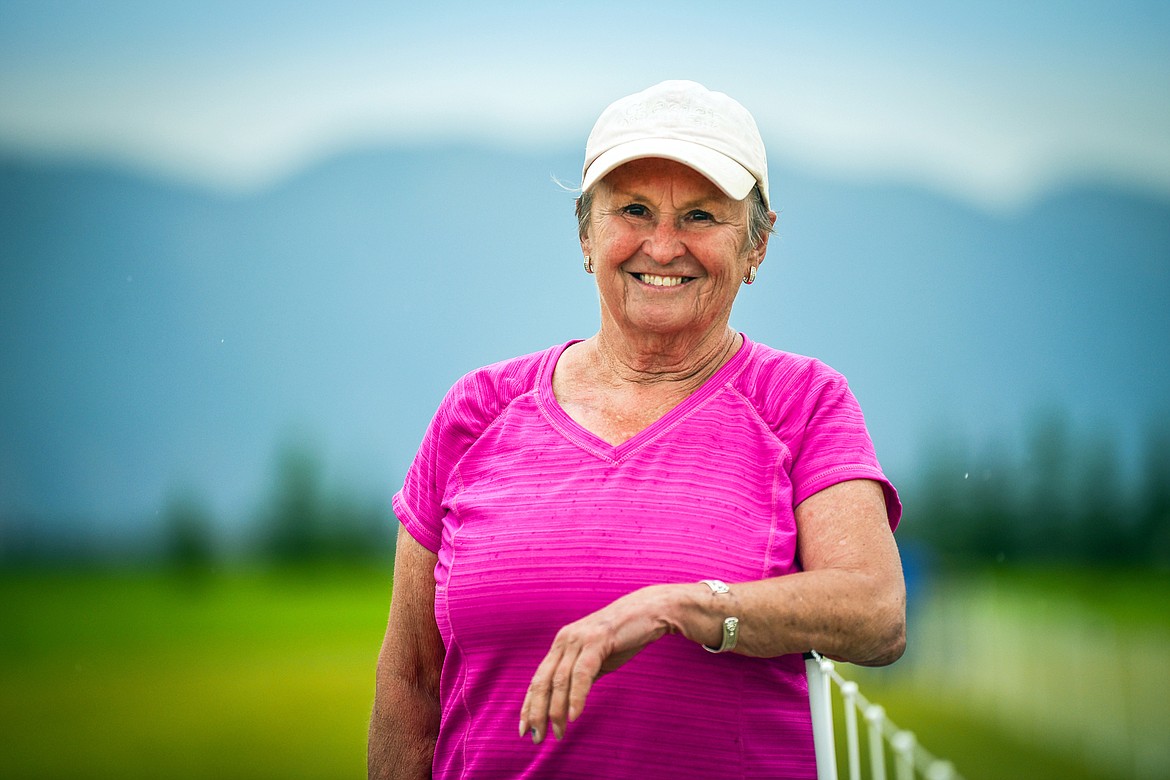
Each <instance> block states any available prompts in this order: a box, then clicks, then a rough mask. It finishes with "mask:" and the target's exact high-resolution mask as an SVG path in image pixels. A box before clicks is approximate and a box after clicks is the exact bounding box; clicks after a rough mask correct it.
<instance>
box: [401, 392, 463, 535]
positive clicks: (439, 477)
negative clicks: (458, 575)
mask: <svg viewBox="0 0 1170 780" xmlns="http://www.w3.org/2000/svg"><path fill="white" fill-rule="evenodd" d="M451 400H452V399H451V394H450V393H449V394H448V396H447V398H445V399H444V400H443V403H442V405H440V406H439V410H438V411H437V412H436V413H435V416H434V417H433V418H432V419H431V424H430V425H429V426H427V431H426V433H425V434H424V435H423V440H422V444H421V445H420V446H419V448H418V452H417V453H416V454H415V456H414V461H413V462H412V463H411V464H410V468H409V469H408V470H407V472H406V479H405V480H404V481H403V484H402V488H401V489H400V490H399V491H398V492H397V493H395V494H394V498H393V499H392V501H391V503H392V506H393V507H394V514H395V515H396V516H397V517H398V520H399V522H401V523H402V525H403V526H404V527H405V528H406V530H407V532H408V533H409V534H410V535H411V536H413V537H414V538H415V541H417V542H418V543H419V544H421V545H422V546H423V547H425V548H427V549H428V550H430V551H431V552H434V553H437V552H438V551H439V545H440V541H441V539H442V530H443V509H442V503H443V493H444V492H445V490H446V479H445V474H446V473H447V470H446V469H444V468H443V467H442V464H441V462H440V461H441V449H442V448H441V447H440V444H441V442H442V441H443V440H444V438H445V430H446V429H447V427H448V426H447V424H446V420H447V417H448V412H447V410H448V406H449V404H450V403H451Z"/></svg>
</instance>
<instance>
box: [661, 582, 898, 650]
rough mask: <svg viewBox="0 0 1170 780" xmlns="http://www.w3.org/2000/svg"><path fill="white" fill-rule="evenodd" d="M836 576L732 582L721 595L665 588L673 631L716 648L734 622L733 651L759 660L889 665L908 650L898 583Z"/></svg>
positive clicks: (698, 587) (691, 587) (697, 587)
mask: <svg viewBox="0 0 1170 780" xmlns="http://www.w3.org/2000/svg"><path fill="white" fill-rule="evenodd" d="M890 580H891V578H888V577H885V578H883V577H881V576H879V575H877V574H873V573H864V572H849V571H837V570H818V571H810V572H800V573H796V574H791V575H788V576H785V577H776V578H772V579H767V580H758V581H755V582H742V583H730V584H731V590H730V592H729V593H726V594H715V593H712V592H711V590H710V589H709V588H708V587H707V586H705V585H702V584H689V583H688V584H685V585H678V586H668V587H670V588H671V590H672V591H673V593H674V597H673V598H672V599H669V600H668V603H671V604H672V608H673V610H674V616H673V618H671V619H670V622H671V623H673V624H675V625H676V630H678V631H679V632H680V633H683V634H684V635H686V636H687V637H688V638H691V639H693V640H694V641H696V642H701V643H703V644H706V645H710V646H713V647H717V646H718V645H719V644H720V642H721V641H722V623H723V619H724V618H726V617H729V616H735V617H737V618H739V636H738V642H737V644H736V648H735V652H737V653H740V654H741V655H750V656H756V657H761V658H771V657H774V656H779V655H785V654H788V653H802V652H807V651H808V650H812V649H815V650H817V651H819V652H821V653H824V654H826V655H830V656H832V657H835V658H841V659H844V660H848V661H851V662H853V663H858V664H865V665H874V666H880V665H883V664H888V663H893V662H894V661H896V660H897V659H898V658H899V657H900V656H901V655H902V651H903V649H904V648H905V632H906V604H905V590H904V589H903V588H902V586H901V578H900V576H899V577H898V578H897V579H896V580H893V581H890Z"/></svg>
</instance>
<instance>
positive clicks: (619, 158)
mask: <svg viewBox="0 0 1170 780" xmlns="http://www.w3.org/2000/svg"><path fill="white" fill-rule="evenodd" d="M651 157H660V158H663V159H666V160H674V161H675V162H678V163H682V164H683V165H685V166H687V167H688V168H693V169H694V170H696V171H698V172H699V173H701V174H703V175H704V176H705V177H707V178H708V179H709V180H710V181H711V183H712V184H714V185H715V186H716V187H718V188H719V189H720V190H722V191H723V193H724V194H725V195H727V197H729V198H732V199H733V200H743V199H744V198H746V197H747V196H748V195H750V194H751V191H752V188H753V187H755V186H756V184H757V182H756V177H755V176H754V175H752V173H751V171H749V170H748V169H747V168H744V167H743V166H742V165H740V164H739V163H737V162H736V161H735V160H733V159H731V158H730V157H728V156H727V155H725V154H723V153H722V152H717V151H715V150H714V149H712V148H710V147H708V146H703V145H702V144H696V143H693V142H691V141H680V140H677V139H673V138H643V139H639V140H637V141H627V142H626V143H623V144H618V145H617V146H615V147H613V148H612V149H607V150H606V151H604V152H602V153H601V154H600V155H598V156H597V158H596V159H595V160H594V161H593V162H591V163H590V164H589V167H588V168H586V169H585V175H584V177H583V178H582V180H581V189H582V191H585V190H589V189H592V188H593V186H594V185H595V184H597V182H599V181H601V180H602V179H603V178H604V177H605V175H606V174H608V173H609V172H610V171H612V170H614V169H615V168H617V167H619V166H621V165H625V164H626V163H628V162H630V161H632V160H644V159H647V158H651ZM765 197H766V196H765Z"/></svg>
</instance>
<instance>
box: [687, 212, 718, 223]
mask: <svg viewBox="0 0 1170 780" xmlns="http://www.w3.org/2000/svg"><path fill="white" fill-rule="evenodd" d="M687 218H688V219H689V220H690V221H691V222H714V221H715V217H713V216H712V215H711V213H710V212H708V211H702V210H701V209H695V210H694V211H692V212H691V213H690V214H687Z"/></svg>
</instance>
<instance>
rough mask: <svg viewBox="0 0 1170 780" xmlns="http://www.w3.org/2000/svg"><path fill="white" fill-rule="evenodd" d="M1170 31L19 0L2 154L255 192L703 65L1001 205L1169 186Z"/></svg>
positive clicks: (9, 45) (576, 121)
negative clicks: (1081, 185) (102, 165)
mask: <svg viewBox="0 0 1170 780" xmlns="http://www.w3.org/2000/svg"><path fill="white" fill-rule="evenodd" d="M879 8H880V10H878V9H879ZM1168 41H1170V3H1167V2H1165V0H1158V1H1157V2H1138V1H1136V0H1131V1H1122V2H1115V1H1110V2H1106V1H1098V0H1094V1H1092V2H1072V1H1071V0H1070V1H1069V2H1055V1H1054V0H1043V1H1039V2H1027V3H1021V2H1018V0H1011V1H1010V2H999V1H998V0H990V1H989V2H982V3H970V2H968V3H952V2H946V1H945V0H941V1H939V2H918V3H905V2H893V3H890V2H887V3H860V2H858V3H835V2H826V3H809V2H801V3H790V2H751V1H750V0H749V1H748V2H740V3H736V4H723V3H711V2H708V3H697V2H689V1H687V0H682V1H678V0H676V1H675V2H668V3H655V2H642V3H613V2H585V1H579V2H574V3H535V2H529V3H524V2H514V3H498V4H489V3H484V2H426V3H418V2H411V3H399V2H362V3H352V2H351V3H345V2H330V3H328V4H326V3H283V2H274V1H272V2H247V0H226V1H224V0H211V1H209V0H200V2H194V0H192V1H191V2H159V1H158V0H150V1H143V2H128V1H125V2H98V1H96V0H95V1H94V2H84V1H82V0H74V1H73V2H51V1H49V0H30V1H29V2H15V1H14V0H0V152H3V151H8V152H11V151H20V152H30V153H34V154H37V155H40V156H49V157H59V156H66V157H71V158H72V157H78V156H97V157H99V158H102V159H113V160H118V161H123V162H130V163H133V164H135V165H137V166H141V167H147V168H150V169H154V170H162V171H165V172H167V173H169V174H173V175H178V176H181V177H183V178H187V179H194V180H197V181H200V182H203V183H207V184H211V185H214V186H222V187H230V188H238V187H254V186H262V185H263V184H265V183H267V182H269V181H271V180H273V179H274V178H278V177H280V176H282V175H287V174H288V173H290V172H292V171H294V170H295V169H297V168H298V167H299V166H301V165H304V164H305V163H307V162H309V161H312V160H314V159H317V158H319V157H321V156H323V155H327V154H329V153H331V152H334V151H337V150H339V149H342V148H345V147H347V146H350V145H353V144H355V143H360V144H374V143H384V142H388V141H417V140H420V139H436V140H450V139H457V140H468V141H473V142H490V143H493V144H500V143H504V144H523V145H527V146H536V147H537V148H542V147H545V148H558V149H561V148H572V147H573V146H583V145H584V139H585V136H586V135H587V133H588V129H589V126H590V125H591V124H592V121H593V119H594V118H595V117H596V115H597V114H598V113H599V111H600V110H601V108H603V107H604V105H605V104H606V103H608V102H609V101H611V100H613V99H614V98H617V97H620V96H621V95H623V94H626V93H629V92H632V91H635V90H637V89H640V88H642V87H645V86H647V85H649V84H652V83H655V82H657V81H659V80H662V79H665V78H692V79H695V80H698V81H702V82H704V83H705V84H707V85H708V86H710V87H712V88H714V89H720V90H723V91H726V92H728V93H730V94H732V95H733V96H735V97H736V98H738V99H739V100H740V101H741V102H743V103H744V104H745V105H747V106H748V108H749V109H751V110H752V112H753V113H754V114H755V115H756V118H757V121H758V122H759V124H760V126H761V129H762V130H763V132H764V135H765V139H766V141H767V142H768V145H769V153H770V155H771V157H772V159H773V160H774V161H775V162H779V163H783V164H786V165H797V166H802V167H805V168H810V169H815V170H818V171H822V172H828V173H831V174H834V175H842V176H848V177H858V176H861V177H873V176H881V177H894V178H896V179H900V180H904V181H908V182H912V183H918V184H925V185H927V186H930V187H933V188H935V189H941V190H943V191H946V192H949V193H952V194H956V195H959V196H961V197H964V198H967V199H970V200H974V201H978V202H981V203H984V204H988V205H1011V204H1013V203H1018V202H1020V200H1021V199H1026V198H1027V197H1029V196H1030V195H1032V194H1034V193H1035V192H1037V191H1042V190H1043V189H1045V188H1047V187H1049V186H1052V185H1053V184H1058V183H1060V182H1061V181H1063V180H1067V179H1069V178H1082V177H1086V176H1090V177H1095V178H1099V179H1101V178H1103V179H1106V180H1112V181H1121V182H1124V183H1129V184H1136V185H1139V186H1141V187H1144V188H1152V189H1154V190H1156V191H1158V192H1160V193H1163V194H1170V44H1168V43H1167V42H1168Z"/></svg>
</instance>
